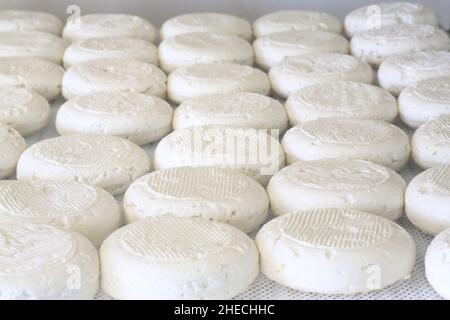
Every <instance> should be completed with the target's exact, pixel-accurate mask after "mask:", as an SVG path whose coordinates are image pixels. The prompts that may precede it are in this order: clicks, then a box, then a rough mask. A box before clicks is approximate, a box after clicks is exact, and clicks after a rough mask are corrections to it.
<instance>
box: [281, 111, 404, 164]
mask: <svg viewBox="0 0 450 320" xmlns="http://www.w3.org/2000/svg"><path fill="white" fill-rule="evenodd" d="M282 145H283V148H284V150H285V152H286V161H287V163H288V164H291V163H294V162H298V161H308V160H320V159H337V158H342V159H363V160H368V161H372V162H375V163H378V164H381V165H383V166H386V167H388V168H391V169H393V170H395V171H399V170H400V169H402V168H403V167H404V166H405V165H406V163H407V162H408V159H409V153H410V145H409V138H408V136H407V135H406V133H404V132H403V131H402V130H401V129H400V128H398V127H396V126H394V125H392V124H390V123H388V122H385V121H381V120H371V119H350V118H320V119H317V120H312V121H308V122H305V123H301V124H299V125H297V126H295V127H292V128H291V129H290V130H288V131H287V132H286V134H285V135H284V137H283V140H282Z"/></svg>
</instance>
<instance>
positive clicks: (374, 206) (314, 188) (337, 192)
mask: <svg viewBox="0 0 450 320" xmlns="http://www.w3.org/2000/svg"><path fill="white" fill-rule="evenodd" d="M405 188H406V183H405V181H404V180H403V178H402V177H401V176H400V175H399V174H397V173H396V172H394V171H393V170H391V169H389V168H386V167H383V166H380V165H378V164H375V163H372V162H369V161H364V160H340V159H332V160H330V159H325V160H316V161H301V162H297V163H295V164H293V165H290V166H287V167H286V168H283V169H282V170H281V171H280V172H278V173H277V174H275V176H273V177H272V179H271V180H270V182H269V185H268V186H267V193H268V195H269V198H270V207H271V210H272V212H273V213H274V214H275V215H277V216H279V215H282V214H287V213H290V212H295V211H300V210H310V209H318V208H342V209H357V210H362V211H365V212H369V213H373V214H376V215H380V216H382V217H384V218H387V219H391V220H397V219H398V218H400V217H401V215H402V214H403V207H404V200H403V198H404V194H405Z"/></svg>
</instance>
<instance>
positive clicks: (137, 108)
mask: <svg viewBox="0 0 450 320" xmlns="http://www.w3.org/2000/svg"><path fill="white" fill-rule="evenodd" d="M73 105H74V106H75V107H76V108H77V109H79V110H82V111H85V112H89V113H97V114H113V115H122V114H128V115H137V114H139V113H141V112H144V111H145V113H146V115H147V114H148V113H149V112H151V116H155V117H156V116H158V110H156V109H157V108H155V106H156V100H155V99H154V98H153V97H151V96H148V95H139V94H132V93H129V92H117V93H113V92H108V91H105V92H98V93H95V94H91V95H86V96H80V97H78V98H76V100H75V102H74V104H73Z"/></svg>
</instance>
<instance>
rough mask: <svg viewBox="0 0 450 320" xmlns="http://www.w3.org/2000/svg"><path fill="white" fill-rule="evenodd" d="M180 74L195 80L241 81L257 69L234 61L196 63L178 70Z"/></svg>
mask: <svg viewBox="0 0 450 320" xmlns="http://www.w3.org/2000/svg"><path fill="white" fill-rule="evenodd" d="M177 72H178V73H179V75H180V76H182V77H185V78H186V79H189V80H194V81H204V82H209V81H218V82H225V81H239V80H243V79H245V78H247V77H250V76H251V75H252V74H254V73H256V72H257V70H256V69H254V68H252V67H249V66H241V65H238V64H232V63H214V64H196V65H193V66H190V67H187V68H181V69H179V70H177Z"/></svg>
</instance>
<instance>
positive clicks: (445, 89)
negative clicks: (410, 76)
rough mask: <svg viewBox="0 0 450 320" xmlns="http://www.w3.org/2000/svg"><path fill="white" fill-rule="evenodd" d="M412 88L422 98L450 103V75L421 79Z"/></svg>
mask: <svg viewBox="0 0 450 320" xmlns="http://www.w3.org/2000/svg"><path fill="white" fill-rule="evenodd" d="M412 90H413V92H414V94H416V95H417V96H418V98H420V99H423V100H426V101H430V102H434V103H442V104H447V105H450V77H433V78H428V79H425V80H422V81H419V82H418V83H416V84H415V85H414V86H413V88H412Z"/></svg>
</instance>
